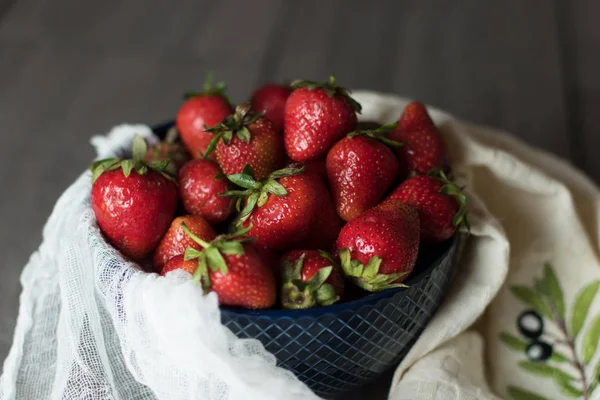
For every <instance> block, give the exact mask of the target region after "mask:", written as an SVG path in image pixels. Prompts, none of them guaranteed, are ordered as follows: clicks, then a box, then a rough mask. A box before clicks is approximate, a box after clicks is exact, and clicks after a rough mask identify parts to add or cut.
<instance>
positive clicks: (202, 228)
mask: <svg viewBox="0 0 600 400" xmlns="http://www.w3.org/2000/svg"><path fill="white" fill-rule="evenodd" d="M182 224H185V225H186V226H187V227H188V228H189V229H190V231H192V232H193V233H194V234H195V235H196V236H198V237H200V238H202V239H203V240H206V241H207V242H210V241H211V240H213V239H214V238H215V237H216V236H217V234H216V233H215V230H214V229H213V227H212V226H210V224H209V223H208V222H207V221H206V220H205V219H204V218H202V217H201V216H199V215H186V216H184V217H177V218H175V219H174V220H173V222H172V223H171V227H170V228H169V230H168V231H167V233H166V234H165V236H164V237H163V238H162V240H161V241H160V243H159V245H158V247H157V248H156V251H155V252H154V271H155V272H160V271H161V270H162V268H163V267H164V266H165V264H166V263H167V261H169V260H170V259H171V258H173V257H175V256H178V255H180V254H183V253H185V249H187V248H188V247H193V248H195V249H196V250H200V249H201V248H202V247H200V245H199V244H197V243H196V242H194V241H193V240H192V238H190V237H189V236H188V235H187V234H186V233H185V232H184V230H183V228H182V227H181V225H182Z"/></svg>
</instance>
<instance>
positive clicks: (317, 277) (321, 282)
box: [281, 252, 340, 310]
mask: <svg viewBox="0 0 600 400" xmlns="http://www.w3.org/2000/svg"><path fill="white" fill-rule="evenodd" d="M321 256H322V257H324V258H327V259H328V260H331V257H330V256H329V255H328V254H327V253H325V252H321ZM305 257H306V253H302V255H301V256H300V257H298V259H297V260H296V261H295V262H294V263H291V262H289V261H286V262H284V264H283V282H284V283H283V288H282V292H281V305H282V306H283V308H287V309H290V310H299V309H304V308H311V307H315V306H316V305H321V306H330V305H332V304H334V303H336V302H338V301H339V300H340V297H339V296H338V295H337V294H336V293H335V287H334V286H333V285H332V284H330V283H325V282H326V281H327V279H328V278H329V276H330V275H331V272H332V271H333V268H336V266H335V265H333V263H332V265H329V266H327V267H323V268H321V269H319V271H317V273H316V274H314V275H313V276H312V277H311V278H310V279H308V280H307V281H306V282H304V281H302V268H303V267H304V259H305Z"/></svg>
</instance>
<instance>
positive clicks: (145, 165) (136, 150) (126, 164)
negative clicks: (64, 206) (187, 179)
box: [90, 135, 173, 183]
mask: <svg viewBox="0 0 600 400" xmlns="http://www.w3.org/2000/svg"><path fill="white" fill-rule="evenodd" d="M147 153H148V145H147V144H146V141H145V140H144V138H142V137H141V136H139V135H136V136H135V137H134V139H133V145H132V158H131V159H128V160H123V159H121V158H118V157H113V158H106V159H104V160H98V161H95V162H94V163H93V164H92V165H91V166H90V170H91V171H92V183H94V182H96V180H97V179H98V178H99V177H100V175H102V174H103V173H104V172H107V171H114V170H117V169H119V168H120V169H122V170H123V175H125V177H126V178H129V175H131V171H135V172H137V173H138V174H139V175H144V174H146V173H147V172H148V170H153V171H156V172H158V173H159V174H161V175H162V176H163V177H164V178H166V179H168V180H173V177H172V176H171V175H169V174H168V173H167V172H165V170H166V168H167V167H168V166H169V163H170V162H171V159H170V158H165V159H163V160H160V161H156V162H150V163H149V162H146V160H145V158H146V154H147Z"/></svg>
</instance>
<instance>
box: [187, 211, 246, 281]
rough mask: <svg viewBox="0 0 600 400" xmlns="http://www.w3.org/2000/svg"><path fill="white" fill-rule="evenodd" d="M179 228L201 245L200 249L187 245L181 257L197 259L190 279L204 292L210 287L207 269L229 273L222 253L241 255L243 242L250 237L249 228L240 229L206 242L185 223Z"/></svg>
mask: <svg viewBox="0 0 600 400" xmlns="http://www.w3.org/2000/svg"><path fill="white" fill-rule="evenodd" d="M181 229H182V230H183V231H184V232H185V234H186V235H188V236H189V237H190V238H191V239H192V240H193V241H194V242H196V243H198V244H199V245H200V246H202V250H197V249H195V248H193V247H188V248H187V249H186V250H185V253H184V255H183V259H184V260H185V261H190V260H196V259H197V260H198V267H197V268H196V271H195V272H194V274H193V275H192V280H193V281H194V282H196V283H201V284H202V289H203V290H204V292H205V293H206V292H208V291H209V290H210V287H211V282H210V275H209V269H210V270H211V271H213V272H221V273H222V274H227V273H229V268H227V262H226V261H225V258H224V257H223V256H224V255H243V254H244V246H243V243H245V242H249V241H251V240H252V238H250V237H248V236H246V234H247V233H248V231H249V230H250V228H245V229H240V230H238V231H236V232H234V233H231V234H228V235H220V236H217V237H216V238H215V239H214V240H213V241H211V242H207V241H205V240H203V239H201V238H200V237H198V236H197V235H195V234H194V233H193V232H192V231H191V230H190V228H188V226H187V225H186V224H185V223H182V224H181Z"/></svg>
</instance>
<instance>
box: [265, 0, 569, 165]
mask: <svg viewBox="0 0 600 400" xmlns="http://www.w3.org/2000/svg"><path fill="white" fill-rule="evenodd" d="M343 4H347V3H345V2H341V1H340V2H335V1H330V2H326V3H324V4H323V3H322V2H319V1H318V0H312V1H303V2H302V3H298V2H289V3H286V7H287V8H288V10H289V12H288V13H287V14H286V22H285V23H284V24H285V26H286V27H287V29H286V32H284V35H286V36H285V38H284V39H282V40H285V42H286V45H285V46H283V47H282V54H281V60H280V62H279V65H278V67H277V69H276V71H275V72H274V76H275V77H276V78H278V79H289V78H296V77H304V76H307V77H309V78H316V77H318V78H320V79H323V78H324V77H326V76H327V75H328V74H329V73H331V72H335V73H336V74H338V76H339V82H340V83H342V84H344V85H347V86H350V87H354V88H358V87H360V88H374V89H378V90H382V91H387V92H395V93H398V94H401V95H404V96H407V97H411V98H417V99H420V100H422V101H425V102H428V103H430V104H432V105H435V106H438V107H440V108H443V109H446V110H448V111H450V112H452V113H454V114H456V115H457V116H460V117H462V118H465V119H469V120H472V121H475V122H479V123H483V124H486V125H491V126H495V127H498V128H503V129H506V130H508V131H510V132H512V133H514V134H515V135H517V136H520V137H522V138H523V139H525V140H526V141H528V142H529V143H531V144H534V145H536V146H539V147H541V148H544V149H547V150H550V151H553V152H555V153H557V154H559V155H561V156H565V157H569V156H570V150H569V141H568V137H567V134H566V121H565V114H564V109H565V103H564V96H563V91H562V90H563V88H562V81H561V79H562V76H561V70H560V65H559V57H560V54H559V48H558V45H557V41H556V26H555V11H554V8H553V6H552V3H549V2H541V1H538V2H522V1H519V0H508V1H503V2H481V1H477V0H468V1H459V2H435V3H432V2H419V3H415V2H408V1H407V2H399V1H389V2H381V3H379V2H378V3H377V5H375V4H373V3H372V2H368V1H354V2H352V3H351V5H352V6H351V7H350V6H348V7H344V6H343ZM316 9H318V10H319V12H318V13H315V12H313V10H316ZM331 26H333V27H334V28H333V29H334V30H333V32H332V33H331V34H330V32H331V31H330V28H329V27H331Z"/></svg>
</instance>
